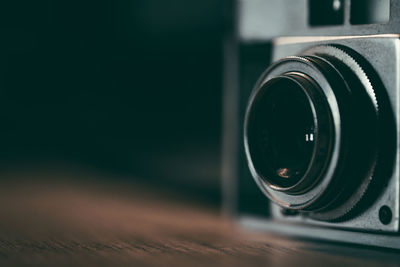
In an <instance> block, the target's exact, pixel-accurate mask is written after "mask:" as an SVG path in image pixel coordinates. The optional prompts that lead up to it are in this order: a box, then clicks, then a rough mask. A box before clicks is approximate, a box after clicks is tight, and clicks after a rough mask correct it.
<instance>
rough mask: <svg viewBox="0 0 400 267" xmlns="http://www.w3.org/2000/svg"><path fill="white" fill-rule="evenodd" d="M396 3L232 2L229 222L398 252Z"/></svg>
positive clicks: (399, 38) (226, 165) (399, 9)
mask: <svg viewBox="0 0 400 267" xmlns="http://www.w3.org/2000/svg"><path fill="white" fill-rule="evenodd" d="M322 2H324V3H328V4H327V6H323V5H324V4H321V3H322ZM399 2H400V1H394V0H392V1H374V0H369V1H355V0H353V1H350V0H346V1H313V0H309V1H305V0H304V1H296V3H293V1H274V0H272V1H258V0H242V1H239V3H238V5H236V8H237V9H236V11H237V12H236V14H238V16H237V17H236V18H235V21H236V22H237V24H236V28H235V29H236V31H234V32H233V34H232V38H231V39H229V45H228V46H227V49H226V52H227V57H226V58H227V62H226V65H225V66H226V83H225V96H224V98H225V131H224V157H223V176H224V183H223V186H224V207H225V209H226V211H228V212H229V213H231V214H233V215H234V216H235V217H236V218H237V220H238V221H239V222H240V223H241V224H243V225H244V226H246V227H251V228H253V229H260V230H263V231H267V232H273V233H281V234H285V235H289V236H295V237H304V238H315V239H322V240H330V241H339V242H349V243H358V244H363V245H372V246H380V247H389V248H397V249H399V248H400V233H399V215H400V211H399V210H400V207H399V205H400V149H399V147H400V145H399V144H400V143H399V139H400V101H399V100H400V35H399V33H400V22H399V21H397V17H399V18H400V3H399ZM330 9H332V10H330ZM322 11H323V14H325V15H322V16H321V15H320V13H318V12H322ZM329 12H331V13H329ZM363 12H364V13H365V14H364V13H363ZM374 12H375V13H374ZM268 14H271V16H268ZM274 14H280V17H279V18H278V17H277V16H276V15H274ZM285 14H286V16H285ZM293 14H295V15H293ZM329 14H330V15H329ZM360 14H361V15H360ZM396 14H398V15H399V16H396ZM289 15H290V16H289ZM268 18H270V19H268ZM271 19H272V20H277V21H275V22H271ZM274 25H275V26H274ZM277 28H278V30H277ZM269 29H271V30H269Z"/></svg>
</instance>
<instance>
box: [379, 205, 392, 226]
mask: <svg viewBox="0 0 400 267" xmlns="http://www.w3.org/2000/svg"><path fill="white" fill-rule="evenodd" d="M379 220H380V221H381V223H382V224H384V225H387V224H389V223H390V221H391V220H392V211H391V210H390V208H389V207H388V206H386V205H385V206H382V207H381V208H380V209H379Z"/></svg>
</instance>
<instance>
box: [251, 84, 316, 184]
mask: <svg viewBox="0 0 400 267" xmlns="http://www.w3.org/2000/svg"><path fill="white" fill-rule="evenodd" d="M251 112H252V113H251V114H252V115H251V118H250V121H249V128H248V129H249V132H248V137H249V149H250V153H251V154H252V159H253V164H254V167H255V169H256V170H257V171H258V172H259V174H260V175H261V176H263V178H264V179H265V180H268V181H269V182H270V183H272V184H275V185H278V186H281V187H289V186H292V185H294V184H296V183H297V182H298V181H299V180H300V179H301V177H302V176H303V175H304V174H305V172H306V170H307V169H308V166H309V164H310V161H311V158H312V154H313V150H314V143H315V138H316V136H315V125H314V116H313V111H312V108H311V104H310V101H309V99H308V97H307V95H306V93H305V92H304V91H303V89H302V87H301V86H300V85H299V84H297V83H296V82H295V81H293V80H291V79H284V78H283V79H279V80H274V81H271V82H269V83H267V84H265V85H264V86H263V88H261V90H260V93H259V94H258V95H257V97H256V99H255V101H254V104H253V110H252V111H251Z"/></svg>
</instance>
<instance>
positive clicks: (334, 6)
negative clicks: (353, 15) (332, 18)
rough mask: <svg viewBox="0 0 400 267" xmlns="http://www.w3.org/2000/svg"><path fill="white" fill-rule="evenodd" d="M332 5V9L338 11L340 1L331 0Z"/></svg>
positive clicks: (340, 4)
mask: <svg viewBox="0 0 400 267" xmlns="http://www.w3.org/2000/svg"><path fill="white" fill-rule="evenodd" d="M332 7H333V10H335V11H339V10H340V8H341V7H342V3H341V2H340V0H333V4H332Z"/></svg>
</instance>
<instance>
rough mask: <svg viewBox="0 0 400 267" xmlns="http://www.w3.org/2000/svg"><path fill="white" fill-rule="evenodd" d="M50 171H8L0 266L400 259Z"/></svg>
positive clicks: (146, 191)
mask: <svg viewBox="0 0 400 267" xmlns="http://www.w3.org/2000/svg"><path fill="white" fill-rule="evenodd" d="M7 175H8V176H9V177H7ZM52 175H53V176H54V175H56V174H43V175H42V176H43V177H41V175H40V174H31V173H29V172H26V173H23V174H18V175H17V176H18V177H14V176H15V175H14V176H13V175H10V174H3V176H6V178H4V179H3V180H2V182H0V216H1V220H0V266H26V265H29V266H204V265H208V266H220V265H222V266H346V265H348V266H380V265H382V264H385V265H391V266H398V265H400V257H399V254H398V253H397V252H394V251H392V252H387V251H379V250H376V249H372V248H369V249H368V248H367V249H364V248H351V247H346V246H334V245H330V244H324V243H315V244H312V243H310V242H301V241H290V240H288V239H283V238H278V237H273V236H269V235H267V234H263V233H249V232H245V231H243V230H241V229H238V228H237V227H236V226H235V225H234V224H233V223H232V222H231V221H229V220H228V219H223V218H221V216H220V215H219V211H218V209H217V208H212V207H205V206H201V205H195V204H193V203H187V202H186V201H184V199H182V198H179V197H175V195H174V194H168V193H163V192H162V191H160V190H151V188H149V187H142V186H134V185H131V184H129V185H126V186H125V185H124V184H123V183H122V184H121V183H119V184H118V183H114V184H112V185H111V184H110V183H109V182H107V183H105V182H100V181H99V180H96V179H89V180H86V179H84V178H82V177H69V176H68V175H73V174H63V175H61V174H60V175H57V177H52ZM82 175H83V176H84V174H82ZM58 176H60V177H58ZM74 176H76V175H74ZM77 178H78V179H77ZM81 178H82V179H81ZM79 180H84V182H82V181H80V182H79Z"/></svg>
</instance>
